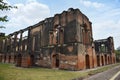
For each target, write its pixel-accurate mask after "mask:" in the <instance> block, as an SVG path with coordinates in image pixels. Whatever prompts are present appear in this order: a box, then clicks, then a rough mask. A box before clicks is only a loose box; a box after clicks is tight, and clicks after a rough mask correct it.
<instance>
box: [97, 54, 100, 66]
mask: <svg viewBox="0 0 120 80" xmlns="http://www.w3.org/2000/svg"><path fill="white" fill-rule="evenodd" d="M97 66H100V55H97Z"/></svg>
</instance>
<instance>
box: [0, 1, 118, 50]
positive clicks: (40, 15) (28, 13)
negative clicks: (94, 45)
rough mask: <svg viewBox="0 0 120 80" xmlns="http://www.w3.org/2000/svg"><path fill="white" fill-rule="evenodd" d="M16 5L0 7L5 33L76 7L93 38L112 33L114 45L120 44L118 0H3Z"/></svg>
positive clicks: (1, 30) (101, 37) (96, 38)
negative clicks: (9, 8) (89, 23)
mask: <svg viewBox="0 0 120 80" xmlns="http://www.w3.org/2000/svg"><path fill="white" fill-rule="evenodd" d="M4 1H5V2H7V3H9V4H10V5H14V6H17V7H18V9H12V10H10V11H0V16H3V15H8V19H9V22H7V23H6V22H0V25H3V26H5V27H6V28H5V29H0V32H4V33H6V34H7V35H8V34H10V33H13V32H15V31H17V30H20V29H24V28H26V27H28V26H31V25H34V24H36V23H38V22H40V21H41V20H44V19H45V18H47V17H53V16H54V15H55V14H56V13H61V12H62V11H64V10H68V9H69V8H71V7H72V8H78V9H80V11H81V12H82V13H83V14H85V15H86V16H87V17H88V18H89V20H90V21H91V22H92V30H93V38H94V40H98V39H104V38H107V37H109V36H113V38H114V45H115V48H117V47H118V46H120V0H4Z"/></svg>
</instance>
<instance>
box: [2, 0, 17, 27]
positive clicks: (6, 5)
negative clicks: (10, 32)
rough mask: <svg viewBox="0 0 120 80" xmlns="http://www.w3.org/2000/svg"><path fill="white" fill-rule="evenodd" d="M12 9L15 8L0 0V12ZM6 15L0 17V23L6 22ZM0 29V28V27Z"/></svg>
mask: <svg viewBox="0 0 120 80" xmlns="http://www.w3.org/2000/svg"><path fill="white" fill-rule="evenodd" d="M12 8H17V7H16V6H11V5H9V4H8V3H5V2H4V1H3V0H0V11H4V10H6V11H8V10H10V9H12ZM7 21H8V20H7V15H5V16H0V22H7ZM0 28H1V27H0Z"/></svg>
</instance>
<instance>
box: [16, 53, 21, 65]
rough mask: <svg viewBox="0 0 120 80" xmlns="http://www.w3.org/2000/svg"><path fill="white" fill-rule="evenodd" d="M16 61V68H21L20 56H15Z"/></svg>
mask: <svg viewBox="0 0 120 80" xmlns="http://www.w3.org/2000/svg"><path fill="white" fill-rule="evenodd" d="M16 60H17V63H16V66H21V62H22V55H21V54H19V55H17V59H16Z"/></svg>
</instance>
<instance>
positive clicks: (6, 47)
mask: <svg viewBox="0 0 120 80" xmlns="http://www.w3.org/2000/svg"><path fill="white" fill-rule="evenodd" d="M25 32H27V33H28V34H27V36H24V35H23V33H25ZM23 36H24V37H23ZM0 44H1V47H0V62H5V63H14V64H15V65H16V66H21V67H30V66H33V65H37V66H41V67H48V68H59V69H69V70H81V69H86V68H94V67H97V66H103V65H107V64H113V63H115V62H116V60H115V53H114V44H113V38H112V37H109V38H107V39H101V40H95V41H93V34H92V23H91V22H90V21H89V19H88V18H87V17H86V16H85V15H84V14H83V13H82V12H81V11H80V10H79V9H73V8H70V9H68V10H67V11H63V12H62V13H60V14H56V15H54V17H49V18H46V19H45V20H43V21H40V22H39V23H37V24H35V25H33V26H29V27H27V28H25V29H22V30H19V31H16V32H14V33H11V34H9V35H8V37H7V38H6V39H5V40H3V41H1V42H0Z"/></svg>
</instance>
